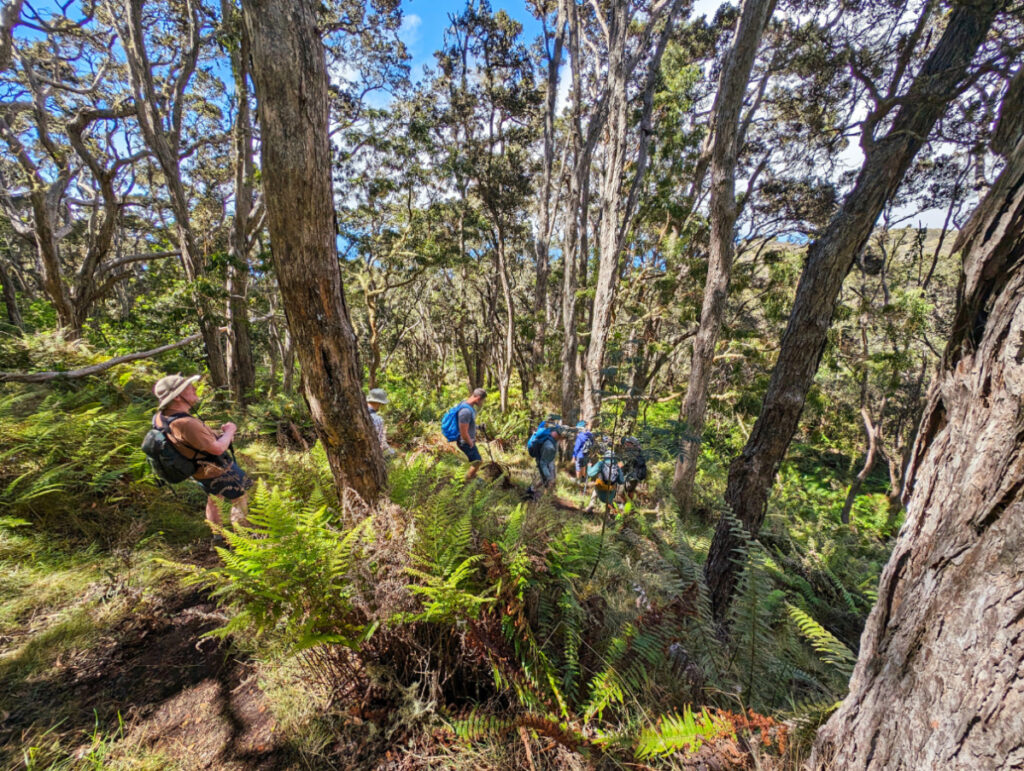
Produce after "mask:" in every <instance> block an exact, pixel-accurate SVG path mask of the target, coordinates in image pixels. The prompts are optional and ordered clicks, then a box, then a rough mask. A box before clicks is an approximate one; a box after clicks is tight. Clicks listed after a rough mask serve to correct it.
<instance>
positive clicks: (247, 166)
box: [221, 0, 256, 404]
mask: <svg viewBox="0 0 1024 771" xmlns="http://www.w3.org/2000/svg"><path fill="white" fill-rule="evenodd" d="M221 14H222V16H223V19H224V23H227V22H228V20H231V22H232V24H233V25H235V24H237V27H238V31H239V41H238V47H237V49H236V48H234V47H231V49H230V53H231V71H232V75H233V76H234V81H235V98H236V100H237V101H238V114H237V116H236V117H235V125H234V131H233V140H234V141H233V147H232V155H233V156H234V157H233V158H232V162H233V164H234V172H235V180H234V183H235V185H234V186H235V214H234V219H233V221H232V227H231V232H230V234H229V244H228V252H229V256H230V257H231V259H230V260H229V263H228V275H227V294H228V325H229V326H230V327H231V333H230V334H229V335H228V345H227V368H228V377H229V379H230V381H231V391H232V393H233V394H234V398H235V401H236V402H238V403H239V404H245V399H246V394H248V393H249V392H250V391H251V390H252V389H253V387H254V386H255V385H256V364H255V362H254V361H253V356H252V338H251V335H250V334H249V315H248V304H249V303H248V291H249V241H250V236H249V227H250V217H251V216H252V208H253V206H252V203H253V163H252V157H253V147H252V114H251V110H250V107H249V78H248V75H249V71H248V66H249V57H250V52H249V38H248V36H247V35H246V34H245V30H244V29H243V28H242V24H241V19H240V18H239V17H238V15H237V12H236V10H235V5H234V2H233V0H221Z"/></svg>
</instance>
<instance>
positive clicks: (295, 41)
mask: <svg viewBox="0 0 1024 771" xmlns="http://www.w3.org/2000/svg"><path fill="white" fill-rule="evenodd" d="M317 7H318V4H317V3H313V2H310V0H243V2H242V15H243V18H244V22H245V26H246V30H247V31H248V34H249V40H250V42H251V44H252V74H253V80H254V83H255V90H256V99H257V105H258V107H257V111H258V115H259V124H260V129H261V145H260V158H261V171H262V179H263V185H264V191H265V195H266V200H267V224H268V227H269V230H270V244H271V253H272V255H273V260H274V268H275V270H276V272H277V277H278V281H279V283H280V285H281V296H282V298H283V304H284V311H285V315H286V316H287V318H288V327H289V330H290V331H291V335H292V339H293V340H294V341H295V347H296V351H297V353H298V358H299V364H300V365H301V367H302V382H303V390H304V392H305V396H306V402H307V404H308V405H309V411H310V414H311V416H312V418H313V422H314V424H315V425H316V429H317V434H318V435H319V437H320V440H321V441H322V442H323V445H324V449H325V450H326V453H327V459H328V461H329V463H330V466H331V471H332V472H333V474H334V479H335V483H336V484H337V486H338V491H339V494H340V495H342V497H344V491H345V490H346V489H349V488H351V489H353V490H355V491H356V492H357V493H358V494H359V495H360V496H362V498H363V499H364V500H367V501H373V500H376V498H377V496H378V495H379V494H380V492H381V490H382V488H383V486H384V484H385V481H386V472H385V469H384V456H383V454H382V452H381V448H380V445H379V444H378V443H377V440H376V433H375V432H374V430H373V426H372V423H371V422H370V413H369V411H368V410H367V408H366V401H365V399H364V398H363V392H362V385H361V383H360V369H359V362H358V356H357V348H356V339H355V334H354V332H353V330H352V324H351V322H350V321H349V315H348V308H347V307H346V304H345V296H344V292H343V287H342V282H341V269H340V267H339V265H338V255H337V247H336V245H335V227H334V203H333V195H332V189H331V147H330V140H329V137H328V99H327V65H326V60H325V57H324V47H323V42H322V40H321V39H320V34H319V31H318V29H317V19H316V8H317Z"/></svg>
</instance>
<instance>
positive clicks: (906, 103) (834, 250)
mask: <svg viewBox="0 0 1024 771" xmlns="http://www.w3.org/2000/svg"><path fill="white" fill-rule="evenodd" d="M1002 6H1003V3H1002V2H1000V1H999V0H982V1H981V2H972V3H964V4H958V5H956V7H955V8H954V9H953V11H952V13H950V15H949V18H948V20H947V22H946V28H945V30H944V32H943V35H942V37H941V39H940V40H939V41H938V43H937V44H936V45H935V48H934V49H933V50H932V51H931V53H930V54H929V56H928V58H927V60H926V61H925V62H924V63H923V65H922V66H921V69H920V71H919V72H918V73H917V75H916V77H915V78H914V80H913V82H912V83H911V85H910V87H909V88H908V89H907V91H906V92H904V93H902V94H900V93H899V82H898V80H899V78H902V76H903V73H904V71H905V70H906V66H907V65H908V64H909V62H910V59H911V49H912V48H913V47H915V46H916V45H917V43H918V42H920V39H921V37H922V35H923V33H924V28H925V23H924V22H923V21H922V22H921V23H919V24H918V25H917V27H916V28H915V30H914V34H912V35H909V36H908V38H907V39H906V40H905V41H904V43H903V45H904V51H903V54H902V55H901V62H900V65H899V66H898V72H897V76H894V80H893V82H892V84H891V86H890V88H889V89H888V91H887V94H886V96H885V97H883V96H882V94H880V93H878V92H877V90H876V93H877V94H878V100H879V101H878V103H877V105H876V108H875V110H874V111H872V113H871V114H869V115H868V117H867V118H866V119H865V122H864V125H863V127H862V138H861V146H862V147H863V149H864V151H865V158H864V163H863V166H862V167H861V170H860V173H859V175H858V177H857V181H856V183H855V185H854V187H853V189H852V190H851V191H850V193H849V194H848V195H847V196H846V198H845V199H844V201H843V205H842V206H841V207H840V209H839V211H837V212H836V214H835V215H834V216H833V217H832V220H831V221H830V222H829V225H828V227H827V228H826V229H825V232H824V233H823V234H822V236H821V237H820V238H819V239H818V240H816V241H815V242H814V243H813V244H811V246H810V248H809V250H808V255H807V262H806V265H805V267H804V271H803V273H802V274H801V276H800V282H799V284H798V286H797V292H796V298H795V300H794V302H793V309H792V311H791V313H790V317H789V323H788V325H787V327H786V331H785V333H784V334H783V337H782V342H781V346H780V349H779V356H778V360H777V362H776V364H775V368H774V369H773V370H772V375H771V380H770V382H769V385H768V391H767V393H766V394H765V397H764V402H763V404H762V407H761V413H760V415H759V416H758V418H757V421H756V422H755V424H754V428H753V430H752V431H751V433H750V437H749V439H748V440H747V443H746V445H745V446H744V448H743V450H742V452H741V453H740V455H738V456H737V457H736V458H735V459H734V460H733V462H732V463H731V464H730V467H729V477H728V482H727V486H726V493H725V498H726V503H727V504H728V506H729V507H730V508H731V510H732V512H733V514H734V516H735V517H736V519H738V520H739V521H740V522H741V523H742V524H743V526H744V527H745V528H746V529H747V531H748V532H750V533H751V534H752V535H756V534H757V532H758V531H759V530H760V527H761V523H762V521H763V520H764V515H765V506H766V504H767V500H768V492H769V490H770V489H771V485H772V483H773V481H774V479H775V474H776V472H777V471H778V468H779V464H780V463H781V462H782V459H783V457H784V456H785V453H786V450H787V448H788V447H789V443H790V441H791V440H792V438H793V434H794V432H795V431H796V428H797V424H798V422H799V419H800V413H801V411H802V410H803V405H804V401H805V399H806V397H807V392H808V390H809V389H810V387H811V384H812V382H813V380H814V375H815V373H816V372H817V369H818V364H819V362H820V361H821V356H822V353H823V351H824V346H825V343H826V340H827V333H828V329H829V325H830V324H831V321H832V315H833V312H834V310H835V304H836V298H837V296H838V294H839V290H840V288H841V286H842V283H843V279H844V278H845V277H846V274H847V273H848V272H849V270H850V266H851V265H852V264H853V260H854V258H855V257H856V256H857V254H858V253H860V251H861V249H862V248H863V246H864V244H865V242H866V241H867V239H868V237H869V236H870V235H871V231H872V229H873V228H874V225H875V222H876V220H877V219H878V215H879V214H880V213H881V211H882V208H883V207H884V206H885V203H886V201H888V200H889V198H890V197H891V196H892V195H893V194H894V193H895V191H896V189H897V188H898V187H899V185H900V183H901V182H902V180H903V176H904V174H905V173H906V171H907V168H908V167H909V166H910V163H911V161H912V160H913V158H914V156H915V155H916V154H917V152H918V150H919V149H920V148H921V146H922V145H923V144H924V143H925V141H926V140H927V137H928V135H929V134H930V133H931V130H932V127H933V126H934V125H935V123H936V121H938V120H939V118H940V117H941V116H942V114H943V112H945V110H946V107H947V105H948V104H949V103H950V101H952V100H953V99H954V98H955V97H956V96H957V95H958V94H959V93H960V92H961V91H962V89H963V88H964V84H965V80H966V79H967V76H968V70H969V67H970V65H971V62H972V60H973V58H974V55H975V53H976V52H977V51H978V49H979V47H980V46H981V45H982V43H983V42H984V41H985V38H986V36H987V34H988V31H989V29H990V28H991V26H992V24H993V21H994V20H995V17H996V14H997V12H998V11H999V9H1000V8H1001V7H1002ZM931 11H932V5H931V4H926V6H925V9H924V11H923V14H929V15H930V13H931ZM893 110H898V111H897V112H896V115H895V117H894V118H893V119H892V124H891V126H890V128H889V130H888V131H887V132H886V134H885V135H884V136H882V137H881V138H877V139H876V138H875V137H874V130H875V128H876V127H878V125H879V124H880V123H881V122H882V121H883V120H884V119H885V118H886V116H887V115H889V113H891V112H892V111H893ZM740 546H741V543H740V540H739V538H738V536H737V535H736V534H734V533H733V531H732V521H731V519H730V518H728V517H723V518H722V519H721V521H720V522H719V524H718V527H717V529H716V531H715V536H714V539H713V540H712V543H711V549H710V551H709V553H708V560H707V563H706V564H705V575H706V577H707V580H708V586H709V589H710V592H711V600H712V608H713V610H714V612H715V615H716V617H718V618H723V617H724V614H725V610H726V608H727V607H728V604H729V601H730V599H731V597H732V594H733V591H734V588H735V583H736V575H737V571H736V563H735V552H736V550H737V549H739V548H740Z"/></svg>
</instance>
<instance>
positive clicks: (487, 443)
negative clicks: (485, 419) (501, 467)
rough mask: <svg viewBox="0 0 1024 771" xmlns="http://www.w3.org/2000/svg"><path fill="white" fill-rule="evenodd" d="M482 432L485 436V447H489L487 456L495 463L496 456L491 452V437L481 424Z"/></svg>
mask: <svg viewBox="0 0 1024 771" xmlns="http://www.w3.org/2000/svg"><path fill="white" fill-rule="evenodd" d="M479 428H480V434H481V435H482V436H483V438H484V447H486V448H487V457H488V458H490V459H491V463H494V462H495V460H494V456H493V455H492V454H491V438H490V437H489V436H488V435H487V431H486V430H485V429H484V427H483V426H480V427H479Z"/></svg>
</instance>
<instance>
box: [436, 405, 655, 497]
mask: <svg viewBox="0 0 1024 771" xmlns="http://www.w3.org/2000/svg"><path fill="white" fill-rule="evenodd" d="M486 398H487V392H486V391H485V390H484V389H482V388H477V389H475V390H474V391H473V392H472V393H471V394H470V396H469V397H468V398H467V399H465V400H463V401H461V402H459V403H458V404H456V405H455V406H454V407H452V408H451V409H449V410H448V411H447V412H446V413H445V414H444V416H443V417H442V418H441V433H442V434H444V438H445V439H447V440H448V441H449V442H455V445H456V446H457V447H458V448H459V449H460V450H461V451H462V452H463V454H464V455H465V456H466V459H467V461H468V462H469V470H468V471H467V472H466V480H467V481H468V480H471V479H473V478H474V477H475V476H476V473H477V470H478V469H479V468H480V465H481V463H482V462H483V458H482V457H481V455H480V450H479V449H478V448H477V446H476V432H477V422H476V415H477V410H478V409H479V408H480V406H481V405H482V404H483V403H484V400H485V399H486ZM481 428H482V427H481ZM593 428H594V426H593V424H592V423H591V422H588V421H585V420H581V421H579V422H578V423H577V424H576V427H575V428H569V427H568V426H563V425H561V424H559V423H557V422H556V423H549V422H548V421H546V420H545V421H541V423H540V425H539V426H538V427H537V430H536V431H534V432H533V434H532V435H531V436H530V438H529V439H528V440H527V442H526V451H527V452H528V453H529V455H530V457H532V458H533V459H534V462H535V463H536V466H537V473H538V475H539V477H540V478H539V480H538V479H537V478H536V477H535V478H534V480H533V482H531V484H530V486H529V487H528V488H527V490H526V495H527V497H528V498H531V499H537V498H539V497H541V496H542V495H543V494H544V492H545V491H547V490H551V489H553V488H554V486H555V476H556V467H557V459H558V450H559V444H560V442H562V441H563V440H568V439H572V438H573V437H574V436H575V440H574V442H573V450H572V460H573V468H574V470H575V479H576V483H577V484H578V485H579V487H580V489H581V491H582V492H583V493H584V494H585V493H586V489H587V486H588V483H590V482H591V481H592V482H593V492H592V494H591V498H590V503H589V504H588V506H587V510H588V511H592V510H593V509H594V506H595V502H596V501H600V502H601V503H603V504H604V505H605V513H608V512H615V513H619V506H618V503H617V500H616V499H617V496H618V492H619V488H620V487H621V488H622V492H623V502H628V501H631V500H633V499H634V498H635V496H636V489H637V486H638V485H639V484H640V483H641V482H642V481H644V480H645V479H646V478H647V459H646V458H645V457H644V453H643V450H642V449H641V447H640V442H639V440H637V439H636V438H635V437H632V436H627V437H625V438H624V439H622V441H621V443H620V446H619V447H618V449H616V447H615V446H614V442H613V441H612V440H611V439H610V438H609V437H607V436H601V437H599V436H598V435H597V434H595V433H594V431H593V430H592V429H593Z"/></svg>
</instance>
